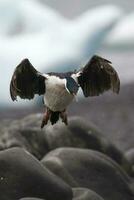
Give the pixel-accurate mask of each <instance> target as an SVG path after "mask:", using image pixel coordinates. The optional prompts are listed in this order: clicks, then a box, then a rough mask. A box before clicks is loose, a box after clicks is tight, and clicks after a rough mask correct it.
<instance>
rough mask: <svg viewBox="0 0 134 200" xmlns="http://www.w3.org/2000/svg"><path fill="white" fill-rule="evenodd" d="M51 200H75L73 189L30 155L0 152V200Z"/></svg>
mask: <svg viewBox="0 0 134 200" xmlns="http://www.w3.org/2000/svg"><path fill="white" fill-rule="evenodd" d="M28 196H29V197H36V198H42V199H47V200H53V197H54V199H55V200H63V199H65V200H71V199H72V190H71V188H70V187H69V186H68V185H67V184H66V183H65V182H64V181H62V180H61V179H60V178H58V177H57V176H56V175H54V174H53V173H52V172H50V171H49V170H48V169H47V168H44V167H43V166H42V165H41V164H40V162H39V161H38V160H36V159H35V158H34V157H33V156H32V155H30V154H29V153H28V152H26V151H24V150H23V149H21V148H11V149H9V150H4V151H1V152H0V198H1V199H2V200H9V199H10V200H18V199H20V198H23V197H28Z"/></svg>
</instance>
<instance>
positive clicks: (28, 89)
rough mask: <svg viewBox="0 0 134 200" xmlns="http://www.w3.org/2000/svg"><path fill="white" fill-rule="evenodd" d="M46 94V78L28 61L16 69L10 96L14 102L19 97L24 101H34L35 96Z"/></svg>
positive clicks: (23, 61)
mask: <svg viewBox="0 0 134 200" xmlns="http://www.w3.org/2000/svg"><path fill="white" fill-rule="evenodd" d="M44 93H45V77H44V76H43V75H42V74H41V73H39V72H38V71H37V70H36V69H35V68H34V67H33V66H32V64H31V63H30V61H29V60H28V59H24V60H22V62H21V63H20V64H19V65H18V66H17V67H16V69H15V71H14V73H13V76H12V79H11V82H10V95H11V98H12V100H13V101H14V100H17V96H19V97H20V98H22V99H32V98H34V95H35V94H38V95H42V94H44Z"/></svg>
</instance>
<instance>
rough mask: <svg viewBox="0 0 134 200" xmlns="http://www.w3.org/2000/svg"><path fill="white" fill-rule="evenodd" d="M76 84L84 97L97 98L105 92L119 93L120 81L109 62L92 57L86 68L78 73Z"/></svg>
mask: <svg viewBox="0 0 134 200" xmlns="http://www.w3.org/2000/svg"><path fill="white" fill-rule="evenodd" d="M78 74H79V75H78V83H79V85H80V86H81V88H82V90H83V93H84V96H85V97H88V96H98V95H100V94H102V93H103V92H105V91H107V90H110V89H111V90H112V91H113V92H115V93H119V90H120V80H119V77H118V74H117V72H116V71H115V69H114V68H113V67H112V66H111V62H110V61H108V60H106V59H104V58H101V57H99V56H96V55H95V56H93V57H92V58H91V60H90V61H89V62H88V63H87V64H86V66H85V67H84V68H83V69H81V70H80V71H79V72H78Z"/></svg>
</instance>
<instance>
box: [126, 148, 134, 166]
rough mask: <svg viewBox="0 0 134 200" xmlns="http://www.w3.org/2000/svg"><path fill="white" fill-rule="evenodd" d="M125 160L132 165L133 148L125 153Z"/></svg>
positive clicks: (133, 159) (133, 162)
mask: <svg viewBox="0 0 134 200" xmlns="http://www.w3.org/2000/svg"><path fill="white" fill-rule="evenodd" d="M125 156H126V158H127V159H128V160H129V162H130V163H131V164H132V165H134V148H132V149H129V150H128V151H127V152H126V153H125Z"/></svg>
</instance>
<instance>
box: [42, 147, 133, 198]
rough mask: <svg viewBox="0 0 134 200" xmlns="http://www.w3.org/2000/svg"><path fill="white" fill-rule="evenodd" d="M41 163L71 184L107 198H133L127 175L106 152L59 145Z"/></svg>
mask: <svg viewBox="0 0 134 200" xmlns="http://www.w3.org/2000/svg"><path fill="white" fill-rule="evenodd" d="M42 164H43V165H44V166H45V167H47V168H48V169H49V170H51V171H52V172H53V173H55V174H57V175H58V176H60V177H61V178H62V179H63V180H64V181H66V182H67V183H68V184H69V185H70V186H71V187H85V188H89V189H91V190H93V191H95V192H96V193H97V194H98V195H100V196H102V197H103V198H104V199H107V200H113V199H114V200H126V199H127V200H133V199H134V195H133V192H132V190H131V188H130V184H131V181H132V180H131V179H130V178H129V177H128V176H127V174H126V173H125V172H124V171H123V170H122V169H121V168H120V167H119V165H117V163H116V162H114V161H113V160H112V159H110V158H109V157H107V156H106V155H104V154H102V153H100V152H97V151H93V150H86V149H77V148H59V149H57V150H55V151H51V152H50V153H49V154H47V155H46V156H45V157H44V159H43V160H42Z"/></svg>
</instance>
